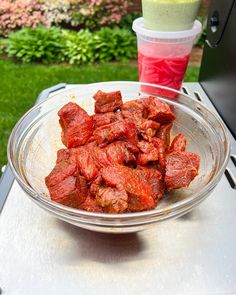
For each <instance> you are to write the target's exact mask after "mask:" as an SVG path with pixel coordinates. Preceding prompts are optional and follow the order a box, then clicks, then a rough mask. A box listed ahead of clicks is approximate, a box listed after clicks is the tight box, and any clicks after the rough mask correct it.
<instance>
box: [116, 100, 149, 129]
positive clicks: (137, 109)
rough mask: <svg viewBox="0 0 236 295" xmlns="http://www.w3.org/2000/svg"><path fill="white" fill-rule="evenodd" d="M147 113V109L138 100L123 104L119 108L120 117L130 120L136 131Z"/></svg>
mask: <svg viewBox="0 0 236 295" xmlns="http://www.w3.org/2000/svg"><path fill="white" fill-rule="evenodd" d="M147 112H148V111H147V108H146V107H145V105H144V104H143V103H142V100H140V99H137V100H132V101H128V102H125V103H124V104H123V106H122V108H121V113H122V116H123V117H124V118H126V119H129V120H131V121H132V122H133V123H134V124H135V125H136V128H137V129H140V126H141V125H142V124H143V123H144V122H145V120H146V118H147Z"/></svg>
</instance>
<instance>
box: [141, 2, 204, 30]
mask: <svg viewBox="0 0 236 295" xmlns="http://www.w3.org/2000/svg"><path fill="white" fill-rule="evenodd" d="M200 4H201V0H142V10H143V17H144V26H145V28H147V29H150V30H157V31H183V30H189V29H191V28H192V26H193V23H194V20H195V19H196V17H197V13H198V10H199V6H200Z"/></svg>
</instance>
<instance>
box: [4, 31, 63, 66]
mask: <svg viewBox="0 0 236 295" xmlns="http://www.w3.org/2000/svg"><path fill="white" fill-rule="evenodd" d="M63 47H64V40H63V38H62V34H61V31H60V29H58V28H54V27H52V28H49V29H47V28H44V27H38V28H36V29H32V28H24V29H21V30H20V31H17V32H15V33H11V34H10V35H9V46H8V48H7V53H8V54H9V56H14V57H16V58H17V59H19V60H21V61H23V62H32V61H41V62H43V63H50V62H58V61H60V60H62V49H63Z"/></svg>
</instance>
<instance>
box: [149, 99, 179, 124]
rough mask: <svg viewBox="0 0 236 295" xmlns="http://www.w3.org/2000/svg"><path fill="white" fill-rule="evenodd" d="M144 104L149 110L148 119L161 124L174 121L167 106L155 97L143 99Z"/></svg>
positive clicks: (173, 116)
mask: <svg viewBox="0 0 236 295" xmlns="http://www.w3.org/2000/svg"><path fill="white" fill-rule="evenodd" d="M144 102H145V105H146V106H147V108H148V110H149V113H148V119H154V120H156V121H157V122H159V123H161V124H167V123H170V122H172V121H173V120H175V119H176V116H175V114H174V113H173V112H172V111H171V109H170V107H169V105H168V104H167V103H165V102H163V101H161V100H160V99H158V98H156V97H155V96H149V97H148V98H146V99H144Z"/></svg>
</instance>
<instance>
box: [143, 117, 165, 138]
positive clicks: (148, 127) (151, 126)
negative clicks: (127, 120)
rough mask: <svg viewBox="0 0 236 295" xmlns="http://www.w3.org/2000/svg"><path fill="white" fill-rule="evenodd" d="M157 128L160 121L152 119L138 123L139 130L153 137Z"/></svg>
mask: <svg viewBox="0 0 236 295" xmlns="http://www.w3.org/2000/svg"><path fill="white" fill-rule="evenodd" d="M159 128H160V123H158V122H156V121H152V120H146V121H145V122H144V123H142V124H141V125H140V130H141V132H145V133H146V134H147V136H149V137H154V136H155V135H156V132H157V130H158V129H159Z"/></svg>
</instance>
